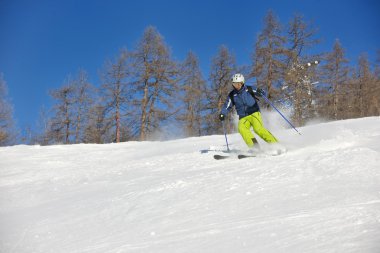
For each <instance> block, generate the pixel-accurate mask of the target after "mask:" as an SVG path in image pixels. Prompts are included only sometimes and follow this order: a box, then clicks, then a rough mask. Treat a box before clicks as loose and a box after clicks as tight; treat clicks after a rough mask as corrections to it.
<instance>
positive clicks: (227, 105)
mask: <svg viewBox="0 0 380 253" xmlns="http://www.w3.org/2000/svg"><path fill="white" fill-rule="evenodd" d="M232 106H233V104H232V100H231V98H230V96H228V97H227V99H226V102H224V104H223V107H222V111H221V112H220V114H223V115H224V116H227V114H228V113H229V112H230V111H231V109H232Z"/></svg>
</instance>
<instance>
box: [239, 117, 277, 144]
mask: <svg viewBox="0 0 380 253" xmlns="http://www.w3.org/2000/svg"><path fill="white" fill-rule="evenodd" d="M251 126H252V127H253V131H254V132H255V133H256V134H257V135H258V136H260V137H261V138H262V139H263V140H264V141H266V142H268V143H275V142H278V141H277V139H276V137H274V136H273V134H271V133H270V132H269V131H268V130H267V129H266V128H265V127H264V125H263V120H262V118H261V113H260V112H255V113H253V114H251V115H248V116H246V117H244V118H242V119H240V120H239V124H238V130H239V133H240V135H241V136H242V137H243V140H244V141H245V143H246V144H247V145H248V147H253V145H254V143H253V140H252V139H254V138H255V136H254V135H253V133H252V132H251Z"/></svg>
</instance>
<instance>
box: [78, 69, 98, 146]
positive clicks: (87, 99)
mask: <svg viewBox="0 0 380 253" xmlns="http://www.w3.org/2000/svg"><path fill="white" fill-rule="evenodd" d="M73 84H74V89H75V94H74V101H73V103H74V112H73V113H74V117H75V118H74V122H73V127H74V142H75V143H80V142H83V141H84V131H85V126H86V124H87V121H88V119H89V113H90V108H91V106H92V103H93V92H94V87H93V86H92V85H91V84H90V83H89V81H88V76H87V73H86V71H84V70H80V71H79V73H78V77H77V78H76V80H75V81H74V83H73Z"/></svg>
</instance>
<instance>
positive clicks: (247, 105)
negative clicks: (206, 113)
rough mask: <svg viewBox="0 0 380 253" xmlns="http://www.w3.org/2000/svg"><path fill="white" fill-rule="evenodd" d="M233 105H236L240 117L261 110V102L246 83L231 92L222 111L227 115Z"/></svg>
mask: <svg viewBox="0 0 380 253" xmlns="http://www.w3.org/2000/svg"><path fill="white" fill-rule="evenodd" d="M231 97H232V98H233V101H232V100H231ZM233 106H235V109H236V112H237V114H238V115H239V119H241V118H244V117H245V116H248V115H251V114H252V113H255V112H259V111H260V108H259V104H258V103H257V101H256V99H255V98H254V97H253V96H252V95H251V93H250V92H249V90H248V88H247V87H246V86H245V85H243V86H242V87H241V89H240V90H239V91H237V90H236V89H233V90H232V91H231V92H230V94H229V95H228V97H227V100H226V102H225V103H224V105H223V107H222V111H221V112H220V113H221V114H223V115H224V116H227V114H228V113H229V112H230V111H231V109H232V107H233Z"/></svg>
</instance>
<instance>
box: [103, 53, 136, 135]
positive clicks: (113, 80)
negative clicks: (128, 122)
mask: <svg viewBox="0 0 380 253" xmlns="http://www.w3.org/2000/svg"><path fill="white" fill-rule="evenodd" d="M130 56H131V54H130V52H128V51H127V50H125V49H123V50H122V51H121V52H120V55H119V56H118V57H117V59H116V60H115V62H107V63H106V67H105V70H104V73H103V76H102V79H103V84H102V85H101V88H100V93H101V96H102V98H103V101H104V103H105V105H104V110H105V113H106V115H107V116H106V121H108V122H109V123H106V124H107V125H111V126H112V128H114V129H115V134H114V136H113V137H112V140H109V141H115V142H120V138H121V136H120V133H121V120H122V119H121V117H122V115H125V114H126V112H125V110H126V108H127V105H128V102H129V99H128V97H129V90H128V78H129V77H130Z"/></svg>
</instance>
